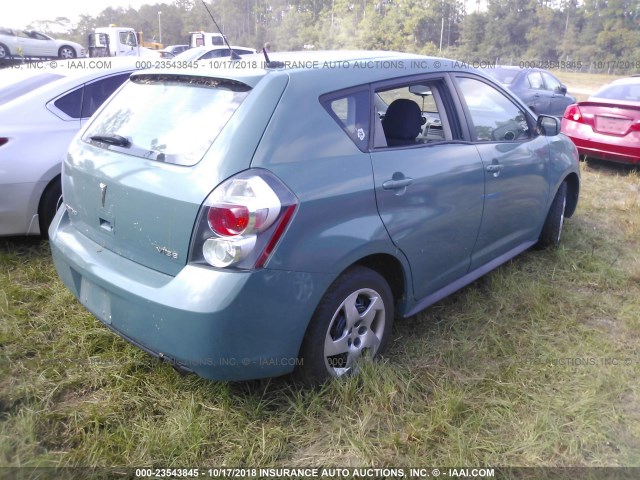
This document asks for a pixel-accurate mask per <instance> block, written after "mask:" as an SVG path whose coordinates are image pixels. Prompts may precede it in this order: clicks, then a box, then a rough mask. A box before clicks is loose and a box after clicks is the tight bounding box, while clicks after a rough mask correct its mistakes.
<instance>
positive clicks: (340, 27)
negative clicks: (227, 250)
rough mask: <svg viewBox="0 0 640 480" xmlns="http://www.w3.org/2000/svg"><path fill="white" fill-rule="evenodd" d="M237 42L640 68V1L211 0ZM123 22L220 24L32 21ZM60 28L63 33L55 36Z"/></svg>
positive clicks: (143, 16) (199, 25) (194, 15)
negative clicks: (60, 32)
mask: <svg viewBox="0 0 640 480" xmlns="http://www.w3.org/2000/svg"><path fill="white" fill-rule="evenodd" d="M206 3H207V6H208V8H209V10H210V11H211V12H212V13H213V15H214V17H215V18H216V21H217V22H218V24H219V25H220V27H221V29H222V30H223V32H224V34H225V35H226V36H227V38H228V39H229V41H230V42H231V43H232V44H236V45H244V46H249V47H254V48H259V47H261V46H262V45H263V44H264V43H265V42H269V43H270V44H271V45H272V47H273V48H274V49H276V50H302V49H305V48H306V49H316V50H318V49H328V50H335V49H367V50H371V49H381V50H398V51H404V52H414V53H422V54H428V55H441V56H446V57H451V58H456V59H460V60H463V61H467V62H470V63H472V62H487V63H498V64H512V65H519V64H520V65H523V64H525V62H527V63H526V64H528V65H534V64H543V65H548V66H549V67H552V68H553V67H554V66H556V65H557V66H558V67H564V68H570V69H572V70H580V71H590V72H607V73H616V74H623V73H636V72H640V31H639V29H640V0H636V1H629V0H581V1H579V0H500V1H497V0H487V1H486V2H485V1H483V2H480V0H477V3H475V2H464V1H458V0H208V1H207V2H206ZM158 12H162V13H161V14H159V13H158ZM110 24H117V25H120V26H127V27H133V28H135V29H136V30H137V31H142V32H143V35H144V38H145V40H155V41H159V40H160V28H161V36H162V43H164V44H165V45H170V44H182V43H185V42H186V41H187V36H188V32H190V31H197V30H204V31H215V27H214V25H213V22H212V21H211V19H210V17H209V15H208V13H207V11H206V9H205V7H204V5H203V3H202V1H201V0H198V1H196V0H175V1H174V2H173V3H159V4H155V5H143V6H142V7H140V8H139V9H133V8H126V9H125V8H111V7H108V8H105V9H104V10H103V11H102V12H101V13H100V14H98V15H97V16H95V17H92V16H89V15H83V16H81V18H80V21H79V22H77V23H76V24H72V23H71V22H70V21H69V20H68V19H66V18H58V19H56V20H53V21H39V22H34V23H33V24H32V26H33V27H34V28H37V29H40V30H45V31H46V30H51V29H53V28H57V29H60V28H61V27H62V28H63V29H64V30H65V31H66V35H67V36H68V37H69V38H70V39H72V40H75V41H78V42H79V43H82V44H86V43H87V35H88V34H89V33H90V32H91V31H92V30H93V29H94V28H96V27H100V26H108V25H110ZM58 36H60V34H58Z"/></svg>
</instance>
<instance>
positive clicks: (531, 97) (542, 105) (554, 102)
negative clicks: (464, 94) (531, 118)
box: [483, 66, 576, 118]
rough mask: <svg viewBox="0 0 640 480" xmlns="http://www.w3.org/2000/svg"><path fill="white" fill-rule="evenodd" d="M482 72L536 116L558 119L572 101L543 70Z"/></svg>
mask: <svg viewBox="0 0 640 480" xmlns="http://www.w3.org/2000/svg"><path fill="white" fill-rule="evenodd" d="M483 71H484V72H485V73H488V74H489V75H491V76H492V77H493V78H495V79H496V80H498V81H499V82H500V83H502V84H503V85H505V86H506V87H507V88H509V90H511V91H512V92H513V93H515V94H516V95H517V96H518V97H519V98H520V99H521V100H522V101H523V102H524V103H525V104H526V105H527V106H528V107H529V108H530V109H531V110H533V111H534V112H535V113H537V114H543V115H552V116H554V117H558V118H560V117H562V114H563V113H564V110H565V109H566V108H567V106H569V105H571V104H572V103H575V101H576V99H575V98H574V97H572V96H571V95H569V94H568V93H567V87H566V86H565V85H563V84H562V82H560V80H558V79H557V78H556V77H555V76H554V75H553V74H551V73H550V72H548V71H547V70H542V69H539V68H520V67H511V66H497V67H495V68H486V69H483Z"/></svg>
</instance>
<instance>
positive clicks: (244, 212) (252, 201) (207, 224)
mask: <svg viewBox="0 0 640 480" xmlns="http://www.w3.org/2000/svg"><path fill="white" fill-rule="evenodd" d="M297 205H298V200H297V198H296V197H295V195H293V193H291V191H290V190H289V189H288V188H287V187H286V186H285V185H284V184H283V183H282V182H281V181H280V179H278V178H277V177H276V176H275V175H273V174H272V173H270V172H269V171H267V170H262V169H253V170H247V171H245V172H242V173H240V174H238V175H236V176H234V177H232V178H230V179H228V180H226V181H225V182H223V183H222V184H220V185H219V186H218V187H217V188H216V189H215V190H214V191H213V192H211V194H210V195H209V197H207V199H206V200H205V202H204V203H203V204H202V207H201V208H200V212H199V214H198V220H197V222H196V229H195V235H194V237H193V240H192V243H191V250H190V259H189V261H190V262H191V263H195V264H200V265H205V266H211V267H216V268H236V269H255V268H262V267H263V266H264V265H265V264H266V263H267V261H268V260H269V257H270V256H271V253H272V252H273V250H274V249H275V247H276V245H277V243H278V241H279V240H280V238H281V237H282V234H283V233H284V231H285V230H286V227H287V225H288V224H289V222H290V221H291V218H292V217H293V213H294V212H295V209H296V207H297Z"/></svg>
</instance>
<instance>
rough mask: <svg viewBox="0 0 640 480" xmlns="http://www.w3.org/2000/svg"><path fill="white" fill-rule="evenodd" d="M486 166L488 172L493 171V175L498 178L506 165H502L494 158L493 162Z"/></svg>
mask: <svg viewBox="0 0 640 480" xmlns="http://www.w3.org/2000/svg"><path fill="white" fill-rule="evenodd" d="M485 168H486V170H487V172H490V173H493V176H494V177H495V178H497V177H498V175H500V172H501V171H502V169H503V168H504V165H500V164H499V163H498V161H497V160H493V162H491V165H487V166H486V167H485Z"/></svg>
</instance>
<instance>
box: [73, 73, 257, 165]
mask: <svg viewBox="0 0 640 480" xmlns="http://www.w3.org/2000/svg"><path fill="white" fill-rule="evenodd" d="M249 91H250V87H248V86H247V85H245V84H243V83H240V82H236V81H232V80H221V79H214V78H202V77H191V76H178V75H151V74H149V75H138V76H135V77H132V78H131V81H130V82H129V83H127V84H126V85H125V86H124V87H123V88H122V90H120V92H118V94H117V95H116V96H115V97H114V98H113V99H112V100H111V101H110V102H109V103H108V104H107V105H106V107H105V109H104V110H103V111H102V112H101V113H100V114H98V116H97V117H96V119H95V120H94V121H93V122H92V124H91V125H90V126H89V128H88V129H87V131H86V132H85V134H84V136H83V137H82V138H83V140H84V141H85V142H88V143H91V144H94V145H97V146H100V147H102V148H106V149H113V150H117V151H119V152H122V153H125V154H128V155H134V156H138V157H142V158H147V159H151V160H157V161H161V162H167V163H175V164H178V165H186V166H191V165H195V164H196V163H198V162H199V161H200V159H201V158H202V157H203V156H204V154H205V153H206V151H207V150H208V149H209V147H210V146H211V144H212V143H213V142H214V141H215V139H216V138H217V136H218V135H219V134H220V132H221V131H222V129H223V128H224V126H225V125H226V124H227V122H228V121H229V119H230V118H231V116H232V115H233V114H234V112H235V111H236V110H237V108H238V107H239V106H240V104H241V103H242V101H243V100H244V99H245V98H246V97H247V95H248V94H249ZM113 138H115V139H117V141H112V140H110V139H113Z"/></svg>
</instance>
